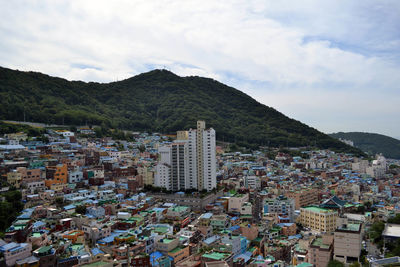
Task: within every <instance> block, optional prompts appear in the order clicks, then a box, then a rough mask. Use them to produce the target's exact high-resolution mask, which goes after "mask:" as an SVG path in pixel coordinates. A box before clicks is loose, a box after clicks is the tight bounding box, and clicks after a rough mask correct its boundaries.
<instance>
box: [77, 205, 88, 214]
mask: <svg viewBox="0 0 400 267" xmlns="http://www.w3.org/2000/svg"><path fill="white" fill-rule="evenodd" d="M75 212H76V213H79V214H86V206H85V205H79V206H77V207H76V208H75Z"/></svg>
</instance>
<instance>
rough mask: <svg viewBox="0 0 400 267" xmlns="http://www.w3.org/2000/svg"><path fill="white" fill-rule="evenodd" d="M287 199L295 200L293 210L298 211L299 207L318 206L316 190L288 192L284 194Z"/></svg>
mask: <svg viewBox="0 0 400 267" xmlns="http://www.w3.org/2000/svg"><path fill="white" fill-rule="evenodd" d="M285 195H286V196H287V197H288V198H293V199H294V200H295V208H296V210H299V209H300V208H301V207H305V206H309V205H313V204H318V190H317V189H313V188H311V189H304V190H301V191H288V192H286V194H285Z"/></svg>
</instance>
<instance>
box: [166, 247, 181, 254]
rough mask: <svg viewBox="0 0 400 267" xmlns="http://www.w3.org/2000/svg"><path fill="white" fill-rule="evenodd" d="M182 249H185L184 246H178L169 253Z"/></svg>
mask: <svg viewBox="0 0 400 267" xmlns="http://www.w3.org/2000/svg"><path fill="white" fill-rule="evenodd" d="M182 249H184V247H176V248H174V249H173V250H171V251H170V252H169V253H177V252H179V251H181V250H182Z"/></svg>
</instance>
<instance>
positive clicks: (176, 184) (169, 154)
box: [154, 141, 189, 191]
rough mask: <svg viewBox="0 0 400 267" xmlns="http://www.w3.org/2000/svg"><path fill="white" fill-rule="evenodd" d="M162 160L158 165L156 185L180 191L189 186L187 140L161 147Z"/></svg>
mask: <svg viewBox="0 0 400 267" xmlns="http://www.w3.org/2000/svg"><path fill="white" fill-rule="evenodd" d="M159 153H160V156H161V157H160V161H159V163H158V164H157V167H156V171H157V174H156V178H155V181H154V183H155V186H158V187H163V188H166V189H167V190H172V191H179V190H185V189H187V188H189V187H188V185H187V184H186V180H187V176H188V157H187V154H188V152H187V141H176V142H174V143H172V144H169V145H166V146H162V147H160V148H159Z"/></svg>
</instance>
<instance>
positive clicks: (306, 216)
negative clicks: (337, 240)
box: [298, 206, 338, 233]
mask: <svg viewBox="0 0 400 267" xmlns="http://www.w3.org/2000/svg"><path fill="white" fill-rule="evenodd" d="M337 217H338V212H337V211H334V210H329V209H324V208H319V207H314V206H310V207H305V208H301V209H300V217H299V218H298V219H299V223H300V224H302V225H303V226H304V227H309V228H311V229H312V230H316V231H320V232H326V233H332V232H333V231H335V229H336V219H337Z"/></svg>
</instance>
